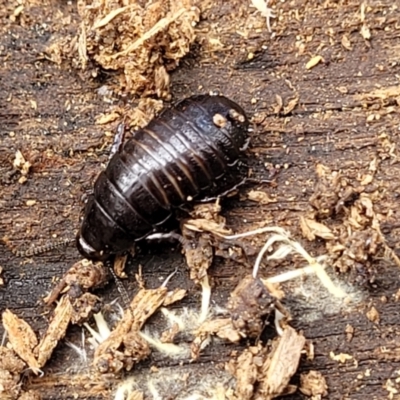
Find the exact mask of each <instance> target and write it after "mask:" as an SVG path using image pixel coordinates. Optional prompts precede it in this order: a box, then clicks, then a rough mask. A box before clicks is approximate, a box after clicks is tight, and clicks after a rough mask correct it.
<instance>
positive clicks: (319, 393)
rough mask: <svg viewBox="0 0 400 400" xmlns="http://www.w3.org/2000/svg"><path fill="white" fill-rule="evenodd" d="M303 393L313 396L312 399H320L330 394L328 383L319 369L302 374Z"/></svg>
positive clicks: (301, 387)
mask: <svg viewBox="0 0 400 400" xmlns="http://www.w3.org/2000/svg"><path fill="white" fill-rule="evenodd" d="M299 389H300V391H301V393H303V394H304V395H306V396H308V397H311V400H320V399H321V398H322V397H325V396H327V395H328V385H327V384H326V380H325V378H324V376H323V375H322V374H321V372H319V371H309V372H307V373H304V374H301V375H300V387H299Z"/></svg>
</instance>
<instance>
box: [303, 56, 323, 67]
mask: <svg viewBox="0 0 400 400" xmlns="http://www.w3.org/2000/svg"><path fill="white" fill-rule="evenodd" d="M321 61H322V62H323V61H324V59H323V58H322V57H321V56H315V57H313V58H311V59H310V61H308V63H307V64H306V69H312V68H314V67H315V66H316V65H318V64H319V63H320V62H321Z"/></svg>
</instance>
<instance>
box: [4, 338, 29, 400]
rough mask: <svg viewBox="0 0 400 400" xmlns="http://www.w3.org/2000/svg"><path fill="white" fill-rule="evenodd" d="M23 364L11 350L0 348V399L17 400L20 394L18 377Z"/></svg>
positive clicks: (23, 366)
mask: <svg viewBox="0 0 400 400" xmlns="http://www.w3.org/2000/svg"><path fill="white" fill-rule="evenodd" d="M24 368H25V363H24V362H23V361H22V360H21V359H20V358H18V357H17V355H16V354H15V353H14V351H13V350H11V349H8V348H7V347H4V346H0V398H2V399H9V400H17V399H18V397H19V395H20V392H21V385H20V379H21V377H20V375H21V373H22V371H23V370H24Z"/></svg>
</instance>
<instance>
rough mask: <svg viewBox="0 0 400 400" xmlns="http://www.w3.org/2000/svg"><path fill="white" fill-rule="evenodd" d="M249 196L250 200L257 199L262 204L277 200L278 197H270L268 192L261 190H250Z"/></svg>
mask: <svg viewBox="0 0 400 400" xmlns="http://www.w3.org/2000/svg"><path fill="white" fill-rule="evenodd" d="M247 197H248V199H249V200H251V201H256V202H257V203H260V204H270V203H276V202H277V199H276V198H272V197H270V196H269V195H268V193H266V192H263V191H261V190H250V192H248V193H247Z"/></svg>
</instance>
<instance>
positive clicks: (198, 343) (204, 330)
mask: <svg viewBox="0 0 400 400" xmlns="http://www.w3.org/2000/svg"><path fill="white" fill-rule="evenodd" d="M194 335H195V338H194V340H193V342H192V344H191V346H190V350H191V357H192V359H194V360H196V359H198V358H199V356H200V351H201V350H202V349H203V348H204V347H205V346H206V345H207V343H208V342H209V340H210V336H211V335H216V336H218V337H219V338H221V339H225V340H228V341H230V342H232V343H237V342H239V341H240V339H242V336H241V335H240V333H239V332H238V331H237V330H236V329H235V327H234V326H233V323H232V319H231V318H216V319H212V320H208V321H205V322H203V324H202V325H201V326H200V327H199V328H198V329H196V331H195V332H194Z"/></svg>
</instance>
